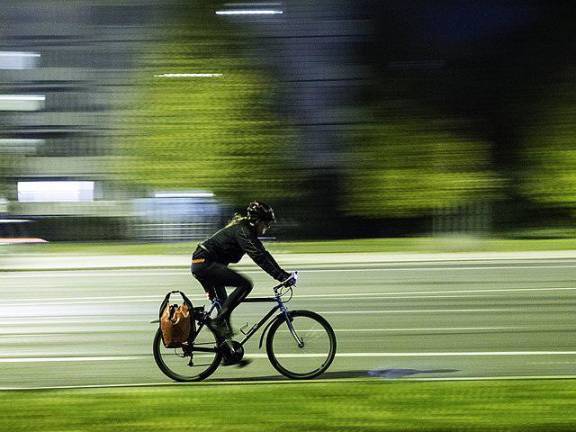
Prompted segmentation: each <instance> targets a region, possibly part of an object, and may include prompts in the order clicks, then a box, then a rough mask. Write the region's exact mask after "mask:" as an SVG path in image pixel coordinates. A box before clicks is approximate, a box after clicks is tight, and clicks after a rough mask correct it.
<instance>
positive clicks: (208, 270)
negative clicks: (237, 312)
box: [192, 260, 252, 320]
mask: <svg viewBox="0 0 576 432" xmlns="http://www.w3.org/2000/svg"><path fill="white" fill-rule="evenodd" d="M192 274H193V275H194V277H195V278H196V279H198V281H199V282H200V283H201V284H202V287H203V288H204V291H206V292H207V293H208V296H209V297H210V299H213V298H214V297H216V298H218V299H219V300H220V301H223V302H224V304H223V306H222V309H221V310H220V312H219V313H218V318H225V319H226V320H229V319H230V314H231V313H232V311H233V310H234V309H235V308H236V306H238V305H239V304H240V303H241V302H242V300H244V299H245V298H246V296H247V295H248V294H250V291H252V282H251V281H250V280H249V279H246V278H245V277H244V276H242V275H241V274H239V273H237V272H235V271H234V270H231V269H229V268H228V266H225V265H224V264H220V263H217V262H211V261H209V260H206V261H205V262H203V263H194V264H192ZM226 287H235V288H236V289H235V290H234V291H232V293H230V295H228V294H227V292H226Z"/></svg>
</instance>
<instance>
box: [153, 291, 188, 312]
mask: <svg viewBox="0 0 576 432" xmlns="http://www.w3.org/2000/svg"><path fill="white" fill-rule="evenodd" d="M172 294H180V296H181V297H182V299H183V300H184V303H186V305H187V306H188V308H189V309H190V312H192V309H193V306H192V302H191V301H190V299H189V298H188V297H186V294H184V293H183V292H182V291H177V290H176V291H170V292H169V293H168V294H166V297H164V300H163V301H162V303H161V304H160V310H159V311H158V318H160V319H161V318H162V312H164V309H166V306H167V305H168V303H169V302H170V296H171V295H172Z"/></svg>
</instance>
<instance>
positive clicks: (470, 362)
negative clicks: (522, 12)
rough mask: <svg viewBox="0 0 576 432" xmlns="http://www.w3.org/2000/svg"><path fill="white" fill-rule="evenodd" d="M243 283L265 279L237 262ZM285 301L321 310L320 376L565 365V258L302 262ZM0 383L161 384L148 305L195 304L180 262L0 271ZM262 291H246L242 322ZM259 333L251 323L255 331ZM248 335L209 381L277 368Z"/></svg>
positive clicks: (545, 371)
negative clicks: (183, 296) (240, 364)
mask: <svg viewBox="0 0 576 432" xmlns="http://www.w3.org/2000/svg"><path fill="white" fill-rule="evenodd" d="M246 273H247V274H248V275H249V276H250V277H251V278H252V279H253V280H254V282H255V285H256V287H257V288H256V289H255V291H254V293H253V295H258V296H259V295H267V294H270V290H269V287H270V286H272V284H273V281H272V280H271V279H269V278H268V277H267V276H266V275H265V274H264V273H263V272H260V271H248V272H246ZM300 276H301V277H300V281H299V284H298V287H297V288H296V295H295V297H294V298H293V300H292V301H291V302H290V303H289V304H288V306H289V308H290V309H309V310H313V311H316V312H318V313H320V314H322V315H323V316H324V317H325V318H327V319H328V321H329V322H330V323H331V324H332V326H333V327H334V329H335V330H336V334H337V338H338V354H337V356H336V359H335V361H334V363H333V365H332V367H331V368H330V369H329V371H328V372H327V373H326V374H325V375H324V378H325V379H342V378H365V377H368V376H369V374H368V373H369V371H374V370H377V371H379V372H377V374H380V375H381V376H384V377H387V378H400V379H406V377H408V378H422V379H447V378H450V379H465V378H466V379H467V378H492V377H496V378H506V377H542V376H546V377H556V376H558V377H561V376H571V377H572V376H573V377H576V312H575V306H576V283H575V280H576V260H574V259H554V260H552V259H549V260H537V259H529V260H508V261H506V260H499V261H492V262H491V261H473V262H470V261H467V262H429V263H426V262H421V263H418V262H411V263H404V264H398V263H396V264H395V263H388V264H383V263H380V264H370V265H368V264H367V265H363V264H362V263H358V264H356V265H354V266H351V267H349V268H346V269H341V270H337V269H322V268H316V269H314V268H308V269H307V270H305V271H302V272H301V275H300ZM0 285H1V287H2V288H1V290H0V363H1V366H0V388H1V389H7V388H38V387H52V386H90V385H120V384H150V383H170V380H169V379H168V378H166V377H164V376H163V375H162V373H161V372H160V371H159V370H158V368H157V367H156V365H155V363H154V360H153V357H152V349H151V346H152V339H153V336H154V333H155V331H156V328H157V324H156V325H155V324H150V323H149V321H150V320H153V319H155V318H156V317H157V313H158V305H159V303H160V301H161V300H162V299H163V297H164V294H165V293H166V292H167V291H169V290H173V289H182V290H184V291H186V292H187V293H188V294H189V295H190V296H191V298H192V299H193V300H195V303H198V304H200V303H203V302H204V296H203V294H202V291H201V288H200V286H199V284H198V283H197V282H196V281H195V280H194V279H193V278H192V277H191V275H190V274H189V273H188V271H187V270H186V269H175V268H171V269H147V270H144V269H142V270H76V271H46V272H42V271H23V272H2V273H0ZM268 307H269V306H268V305H267V304H260V303H256V304H244V305H241V306H240V307H239V308H238V309H237V311H236V312H235V314H234V323H235V325H236V326H241V325H242V324H244V323H245V322H248V323H253V322H255V321H256V320H257V319H258V318H259V316H260V315H262V314H264V313H265V311H266V308H268ZM257 336H259V335H257ZM257 339H258V338H257V337H255V338H254V339H253V340H252V341H250V342H249V343H248V345H247V352H248V353H247V357H248V358H250V357H252V358H254V362H253V363H252V364H251V365H250V366H248V367H246V368H244V369H237V368H230V367H227V368H224V367H222V368H220V369H219V370H218V371H217V372H216V373H215V374H214V375H213V376H212V377H211V378H210V380H211V381H213V382H222V381H228V380H243V381H255V380H282V381H284V380H285V379H284V378H282V377H281V376H279V374H278V373H277V372H276V371H275V370H274V369H273V368H272V366H271V365H270V364H269V362H268V360H267V358H266V357H265V355H264V354H265V353H264V351H263V350H258V347H257V342H258V340H257Z"/></svg>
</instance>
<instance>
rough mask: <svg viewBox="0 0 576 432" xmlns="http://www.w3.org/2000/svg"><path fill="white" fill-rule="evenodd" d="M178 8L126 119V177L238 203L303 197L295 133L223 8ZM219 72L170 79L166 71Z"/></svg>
mask: <svg viewBox="0 0 576 432" xmlns="http://www.w3.org/2000/svg"><path fill="white" fill-rule="evenodd" d="M205 3H206V4H208V6H204V7H203V6H202V4H200V3H199V2H195V3H193V5H190V4H189V3H188V4H185V3H183V2H182V3H178V6H177V8H176V9H174V14H173V15H172V17H171V19H172V21H168V22H167V23H166V26H165V27H164V28H163V31H162V35H161V36H160V40H157V41H154V42H151V43H150V44H149V45H148V46H147V49H146V54H145V55H144V56H143V57H142V59H141V64H142V66H141V67H140V68H139V73H138V75H137V77H136V86H137V91H138V93H139V95H138V99H139V103H137V104H136V105H135V108H134V109H133V110H131V111H129V112H128V113H127V115H126V119H127V120H126V122H127V124H126V126H127V129H128V130H129V131H131V133H130V136H129V138H127V139H125V142H124V149H125V155H126V157H125V158H124V159H123V162H122V167H121V170H122V172H123V173H124V177H125V179H127V180H129V181H131V182H134V183H136V184H139V185H142V186H145V187H150V188H153V189H163V190H177V189H180V190H183V189H187V190H190V189H202V190H210V191H212V192H214V193H215V194H217V195H218V196H220V197H221V198H224V199H226V200H227V201H228V202H231V203H232V204H245V203H246V202H248V201H250V200H253V199H255V198H258V199H262V200H275V199H278V198H289V197H290V196H291V195H292V194H293V188H292V183H291V181H292V180H291V178H290V177H289V176H287V175H286V170H287V168H288V167H289V166H290V165H291V160H290V155H291V152H290V151H289V146H290V144H291V139H290V137H291V133H290V130H289V128H287V127H285V126H284V125H283V124H282V123H280V122H279V120H278V119H277V118H276V117H275V115H274V114H273V103H272V99H273V97H272V96H273V95H274V88H273V85H272V83H271V80H270V79H267V78H266V76H265V74H264V72H263V71H262V70H260V69H259V68H258V67H257V65H254V64H251V63H250V62H249V60H250V59H249V58H246V56H242V55H241V51H242V49H243V48H244V45H243V43H242V39H241V38H239V37H238V35H237V34H235V33H234V31H233V29H231V28H230V27H229V26H227V25H226V24H225V22H223V20H222V19H220V18H219V17H217V16H216V15H215V14H214V5H213V4H211V3H210V2H205ZM167 73H170V74H213V75H211V76H196V77H180V78H176V77H172V78H170V77H165V76H164V77H162V76H160V75H163V74H167Z"/></svg>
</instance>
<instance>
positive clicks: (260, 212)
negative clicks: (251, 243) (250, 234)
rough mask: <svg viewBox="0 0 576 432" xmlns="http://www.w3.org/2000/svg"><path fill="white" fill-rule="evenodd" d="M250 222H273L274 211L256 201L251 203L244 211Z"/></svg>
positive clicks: (274, 218)
mask: <svg viewBox="0 0 576 432" xmlns="http://www.w3.org/2000/svg"><path fill="white" fill-rule="evenodd" d="M246 213H247V214H248V219H249V220H250V222H274V221H275V220H276V217H275V216H274V210H272V207H270V206H269V205H268V204H266V203H263V202H258V201H252V202H251V203H250V204H248V208H247V209H246Z"/></svg>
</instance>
